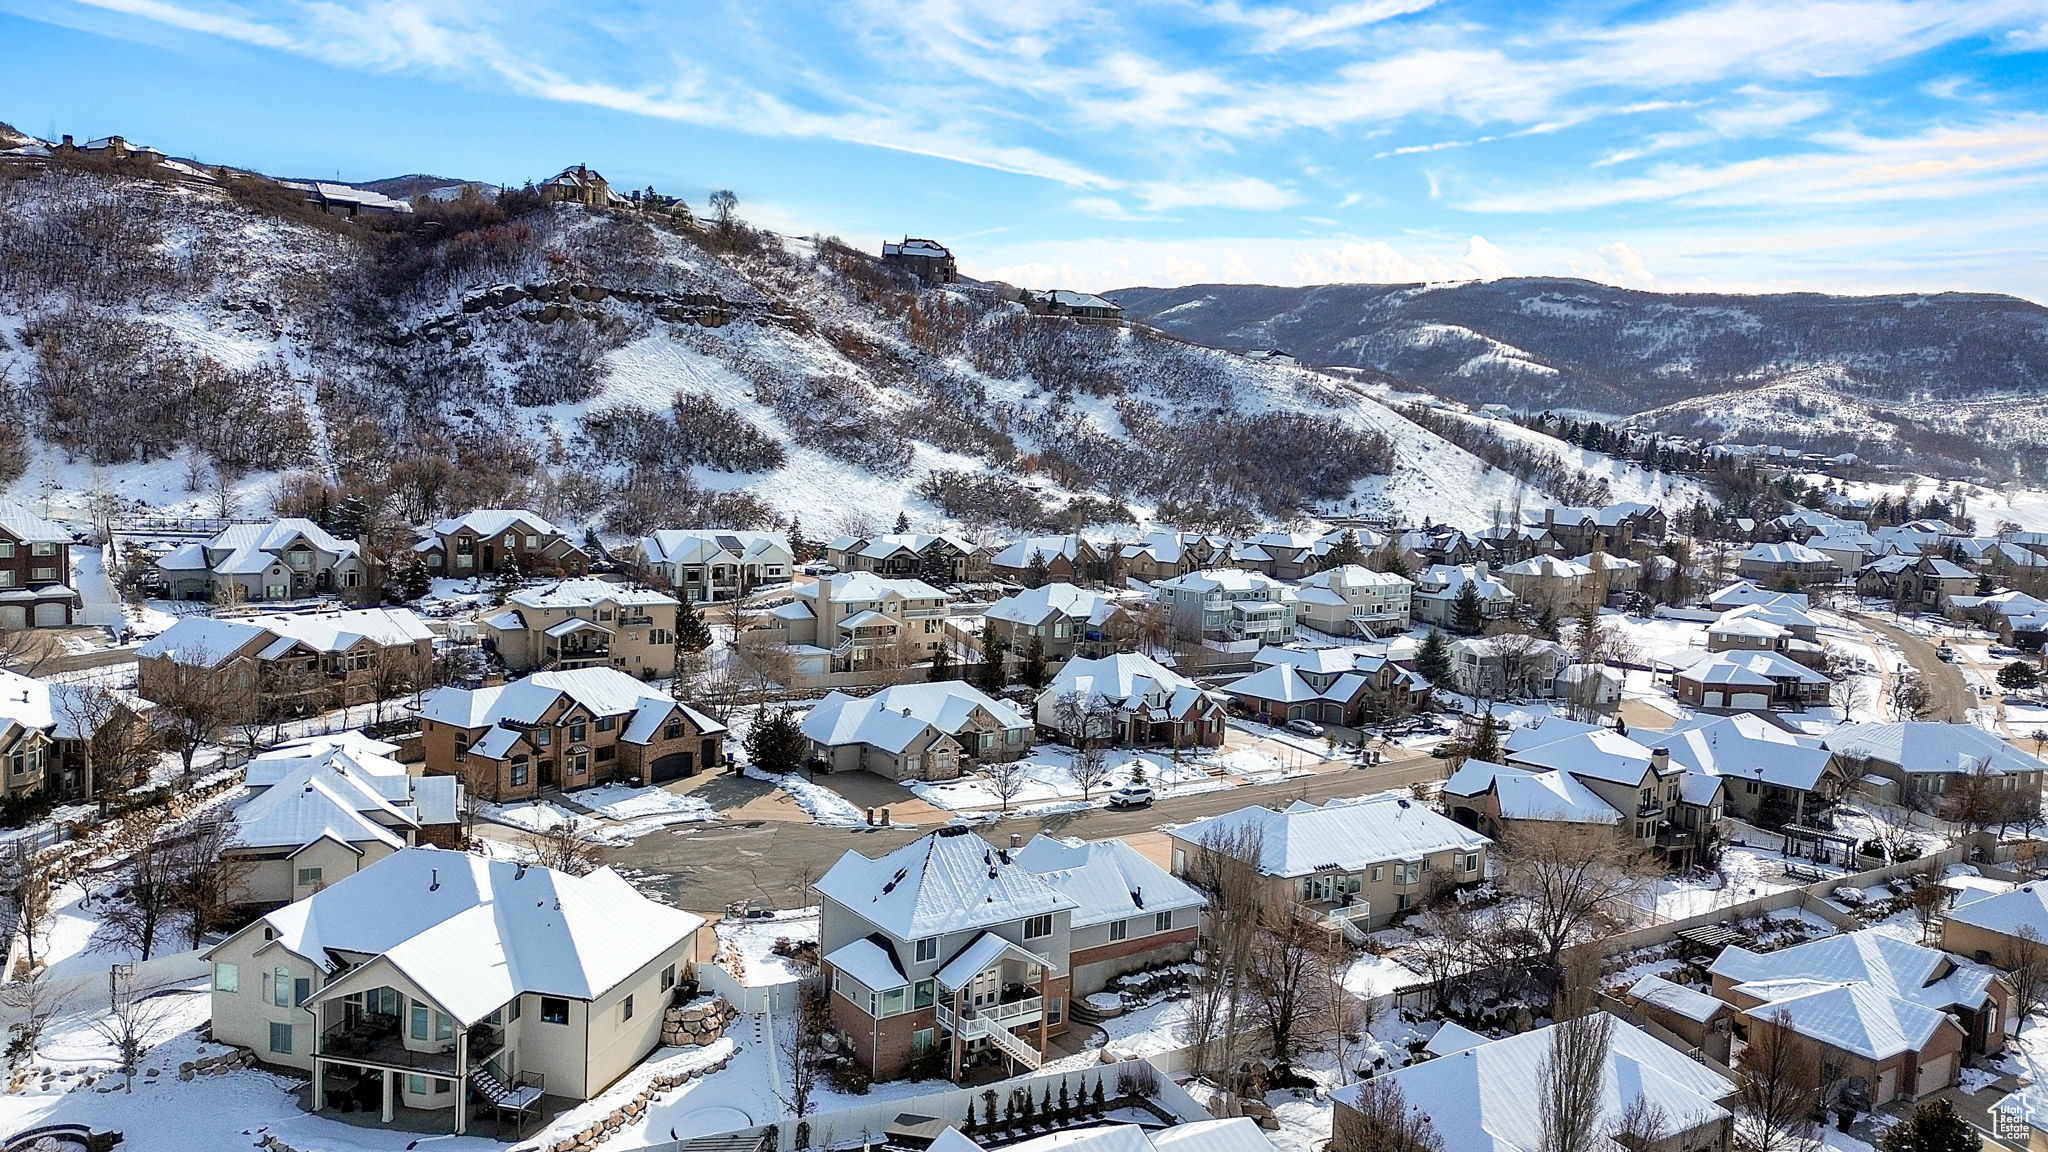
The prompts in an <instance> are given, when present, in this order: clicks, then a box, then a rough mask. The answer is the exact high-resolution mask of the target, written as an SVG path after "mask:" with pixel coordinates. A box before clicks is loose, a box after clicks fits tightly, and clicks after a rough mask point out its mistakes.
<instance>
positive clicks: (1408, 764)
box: [605, 754, 1444, 912]
mask: <svg viewBox="0 0 2048 1152" xmlns="http://www.w3.org/2000/svg"><path fill="white" fill-rule="evenodd" d="M1443 768H1444V761H1442V760H1438V759H1436V758H1435V757H1433V756H1428V755H1420V754H1417V755H1410V756H1407V757H1404V758H1403V759H1400V760H1398V761H1394V762H1392V763H1388V764H1381V765H1378V766H1376V767H1373V768H1350V767H1345V766H1343V765H1341V764H1333V765H1332V766H1331V767H1330V770H1329V771H1326V772H1319V773H1316V774H1314V775H1310V776H1302V777H1298V778H1296V779H1293V780H1286V781H1282V782H1280V783H1275V784H1249V785H1245V786H1243V787H1239V788H1231V789H1227V790H1223V791H1217V792H1203V793H1198V794H1196V795H1192V796H1177V797H1171V798H1168V799H1165V800H1161V801H1159V802H1158V803H1157V804H1154V805H1153V806H1152V807H1150V808H1144V809H1137V810H1133V811H1111V810H1108V809H1091V810H1088V811H1086V812H1077V813H1062V814H1060V815H1056V816H1049V817H1022V816H1020V817H1013V818H1010V819H1007V820H1001V821H999V822H997V823H994V824H992V825H991V826H990V827H989V828H988V829H985V832H986V833H987V834H988V835H990V836H992V837H993V836H998V835H1002V836H1007V835H1009V834H1011V833H1016V834H1018V835H1021V836H1023V837H1024V838H1026V839H1029V838H1031V837H1032V836H1035V835H1037V834H1038V833H1039V832H1041V831H1049V832H1053V833H1055V834H1057V835H1061V836H1079V837H1082V838H1084V839H1088V840H1100V839H1103V838H1105V837H1110V836H1131V835H1134V834H1138V833H1142V832H1146V831H1149V830H1151V829H1154V828H1157V827H1158V826H1159V825H1161V824H1180V823H1186V822H1187V821H1190V820H1199V819H1201V818H1203V817H1205V816H1214V815H1217V814H1219V813H1223V812H1229V811H1232V810H1234V809H1237V808H1242V807H1244V806H1245V805H1247V804H1277V803H1286V802H1289V801H1292V800H1297V799H1305V800H1310V801H1314V802H1318V803H1320V802H1322V801H1324V800H1329V799H1333V798H1335V797H1339V796H1359V795H1363V794H1365V793H1368V792H1377V791H1384V790H1385V789H1388V788H1403V787H1407V786H1408V785H1410V784H1412V783H1414V782H1417V781H1436V780H1440V779H1442V778H1443ZM851 778H852V777H851V776H848V777H846V778H845V779H848V780H850V779H851ZM870 780H872V781H873V783H870ZM840 782H841V781H834V783H835V784H838V783H840ZM876 784H879V785H882V786H885V787H887V788H890V789H895V790H896V791H897V792H898V793H900V794H901V795H902V796H903V797H904V798H905V799H906V800H909V799H910V794H909V793H908V792H907V791H903V790H902V788H901V786H900V785H896V784H891V783H889V782H888V781H884V780H881V779H880V778H879V777H872V778H869V779H863V780H862V781H861V788H860V791H861V793H862V795H863V797H866V796H868V795H870V794H874V793H876V791H877V789H876V787H875V785H876ZM692 792H693V794H694V795H697V796H700V797H702V798H704V799H705V800H707V801H709V802H710V803H711V804H712V805H713V806H714V807H716V808H718V809H719V810H720V811H722V812H728V813H730V814H731V815H732V817H735V818H733V819H728V820H727V821H726V822H724V823H720V824H693V825H683V826H681V827H678V828H674V829H670V830H665V831H661V832H655V833H651V834H649V835H646V836H643V837H640V838H639V839H637V840H635V841H633V842H632V843H630V844H626V845H622V846H620V847H617V848H613V849H609V850H607V852H606V854H605V858H606V861H607V862H608V863H610V864H612V865H613V866H615V867H618V868H620V869H622V870H625V871H627V872H630V873H632V874H634V875H635V876H636V878H639V879H642V880H643V881H644V882H645V883H646V884H647V885H648V886H649V887H650V888H653V889H656V890H659V891H662V892H663V893H664V894H665V895H666V896H667V897H668V898H669V899H671V900H673V901H674V902H675V903H677V904H678V905H680V906H682V907H685V908H689V909H693V910H695V911H699V912H715V911H719V910H722V909H723V908H724V907H725V906H726V905H727V904H730V903H733V902H735V901H739V900H760V901H761V902H762V903H763V904H764V905H766V906H767V907H770V908H782V907H795V906H798V905H800V904H804V903H808V902H809V896H808V894H807V893H806V892H805V891H804V887H805V885H807V884H808V883H809V882H810V881H812V880H815V879H816V878H817V877H819V876H822V875H824V874H825V870H826V869H828V868H830V867H831V866H832V863H833V861H835V860H837V859H839V857H840V855H841V854H842V853H844V852H846V851H847V850H848V849H853V850H855V851H859V852H861V853H863V854H865V855H870V856H874V855H879V854H881V853H883V852H886V851H888V850H890V849H892V848H895V847H897V846H899V845H901V844H904V843H907V842H909V841H910V840H911V839H913V838H915V837H917V836H919V835H922V834H923V833H924V832H927V831H930V830H931V828H932V827H933V824H925V825H924V826H923V827H922V828H852V829H849V828H830V827H822V826H820V825H816V824H811V823H806V822H801V814H800V813H799V814H798V819H788V820H778V819H767V818H748V811H749V809H753V810H758V809H759V805H760V803H761V802H762V801H763V800H764V799H765V798H766V797H767V796H768V795H769V794H771V793H773V792H774V789H773V788H772V787H771V786H769V785H768V784H765V783H762V782H761V781H758V780H751V779H747V778H745V777H733V776H719V777H715V778H712V779H708V780H705V781H703V782H702V783H701V784H699V785H698V786H697V787H696V788H694V789H692ZM912 802H913V803H915V801H912ZM892 810H894V809H892Z"/></svg>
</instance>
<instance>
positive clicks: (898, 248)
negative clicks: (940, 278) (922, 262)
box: [882, 236, 953, 260]
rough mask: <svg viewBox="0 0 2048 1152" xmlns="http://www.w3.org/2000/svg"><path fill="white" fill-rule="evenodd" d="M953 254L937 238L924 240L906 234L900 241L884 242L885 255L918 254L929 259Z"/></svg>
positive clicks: (940, 258)
mask: <svg viewBox="0 0 2048 1152" xmlns="http://www.w3.org/2000/svg"><path fill="white" fill-rule="evenodd" d="M952 254H953V253H952V252H951V251H950V250H949V249H947V247H946V246H945V245H944V244H941V243H939V242H938V241H937V240H922V239H919V238H918V237H915V236H905V237H904V238H903V240H902V242H900V243H898V242H896V241H893V240H884V241H883V242H882V255H884V256H916V257H920V258H923V259H927V260H944V259H946V258H947V257H949V256H951V255H952Z"/></svg>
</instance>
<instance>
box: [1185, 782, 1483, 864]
mask: <svg viewBox="0 0 2048 1152" xmlns="http://www.w3.org/2000/svg"><path fill="white" fill-rule="evenodd" d="M1240 828H1256V829H1258V830H1259V833H1260V837H1261V843H1262V848H1261V854H1260V858H1259V871H1261V872H1262V873H1264V874H1266V875H1268V876H1309V875H1313V874H1315V873H1317V872H1356V871H1358V870H1359V869H1361V868H1364V867H1367V866H1369V865H1373V864H1382V863H1385V862H1387V861H1390V860H1392V861H1404V860H1411V859H1420V858H1422V857H1424V856H1427V855H1429V854H1431V853H1436V852H1448V851H1459V850H1463V851H1477V850H1478V849H1481V848H1484V847H1486V846H1487V845H1488V844H1491V843H1492V842H1493V841H1491V840H1489V839H1487V838H1486V837H1484V836H1481V835H1480V834H1479V833H1477V832H1474V831H1473V830H1472V829H1470V828H1466V827H1464V826H1463V825H1461V824H1458V823H1457V822H1456V821H1453V820H1451V819H1449V818H1447V817H1445V816H1443V815H1441V814H1439V813H1436V812H1432V811H1430V809H1429V808H1428V807H1426V806H1425V805H1423V803H1422V802H1421V801H1419V800H1415V799H1413V798H1412V797H1411V796H1410V795H1409V794H1408V793H1407V792H1382V793H1379V794H1378V795H1373V796H1361V797H1359V798H1357V799H1352V800H1332V801H1330V802H1329V803H1327V804H1324V805H1321V806H1317V805H1314V804H1310V803H1307V802H1306V801H1301V802H1297V803H1295V804H1294V805H1293V806H1291V807H1289V808H1287V809H1285V810H1283V811H1274V810H1273V809H1271V808H1262V807H1259V806H1258V805H1256V804H1254V805H1249V806H1247V807H1244V808H1240V809H1238V810H1237V811H1235V812H1226V813H1224V814H1223V815H1221V816H1211V817H1209V818H1208V819H1206V820H1197V821H1195V822H1194V823H1192V824H1184V825H1182V826H1181V827H1179V828H1176V829H1173V830H1172V831H1171V832H1169V833H1168V834H1169V835H1171V836H1172V837H1173V838H1175V839H1176V840H1181V841H1184V842H1186V843H1190V844H1200V843H1201V842H1202V840H1203V838H1204V837H1206V836H1208V835H1210V834H1211V833H1223V832H1229V831H1232V830H1235V829H1240Z"/></svg>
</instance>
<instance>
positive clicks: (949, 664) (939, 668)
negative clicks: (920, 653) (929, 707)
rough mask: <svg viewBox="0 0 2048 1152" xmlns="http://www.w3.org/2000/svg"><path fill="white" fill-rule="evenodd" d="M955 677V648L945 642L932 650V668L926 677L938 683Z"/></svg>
mask: <svg viewBox="0 0 2048 1152" xmlns="http://www.w3.org/2000/svg"><path fill="white" fill-rule="evenodd" d="M952 678H953V650H952V649H951V648H950V647H947V646H946V645H944V644H941V645H939V646H938V647H937V648H934V649H933V650H932V670H931V672H930V673H929V674H928V675H927V676H926V677H925V679H927V680H930V681H931V682H932V683H934V684H936V683H938V682H939V681H941V680H951V679H952Z"/></svg>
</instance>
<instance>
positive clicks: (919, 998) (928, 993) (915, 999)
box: [910, 980, 939, 1008]
mask: <svg viewBox="0 0 2048 1152" xmlns="http://www.w3.org/2000/svg"><path fill="white" fill-rule="evenodd" d="M938 995H939V982H938V981H936V980H919V981H918V982H917V983H915V984H913V985H911V986H910V1006H911V1007H912V1008H929V1007H931V1006H932V1002H933V1001H934V1000H936V999H938Z"/></svg>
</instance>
